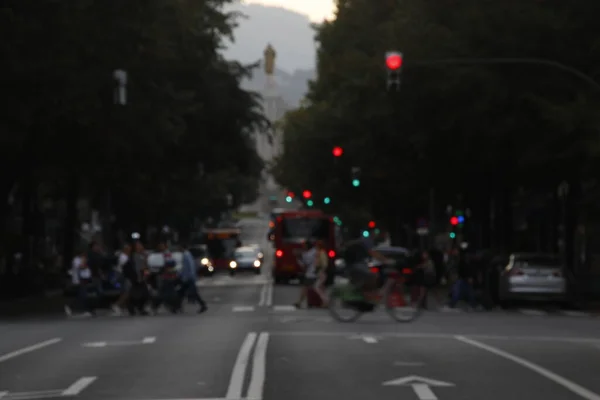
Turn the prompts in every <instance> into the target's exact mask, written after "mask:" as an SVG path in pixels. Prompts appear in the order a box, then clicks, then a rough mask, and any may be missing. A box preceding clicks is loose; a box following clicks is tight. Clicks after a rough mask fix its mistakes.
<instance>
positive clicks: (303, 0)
mask: <svg viewBox="0 0 600 400" xmlns="http://www.w3.org/2000/svg"><path fill="white" fill-rule="evenodd" d="M245 2H246V3H254V4H264V5H268V6H279V7H283V8H287V9H290V10H293V11H297V12H300V13H302V14H306V15H308V17H309V18H310V19H311V20H312V21H313V22H321V21H323V19H325V18H327V19H329V18H332V17H333V11H334V5H333V2H334V0H246V1H245Z"/></svg>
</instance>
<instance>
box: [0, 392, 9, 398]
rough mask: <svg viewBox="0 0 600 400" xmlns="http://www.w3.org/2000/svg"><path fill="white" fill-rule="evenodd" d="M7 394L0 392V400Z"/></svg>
mask: <svg viewBox="0 0 600 400" xmlns="http://www.w3.org/2000/svg"><path fill="white" fill-rule="evenodd" d="M7 394H8V392H0V399H1V398H3V397H4V396H6V395H7Z"/></svg>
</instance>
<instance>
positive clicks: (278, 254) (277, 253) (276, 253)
mask: <svg viewBox="0 0 600 400" xmlns="http://www.w3.org/2000/svg"><path fill="white" fill-rule="evenodd" d="M275 257H279V258H281V257H283V251H282V250H277V251H276V252H275Z"/></svg>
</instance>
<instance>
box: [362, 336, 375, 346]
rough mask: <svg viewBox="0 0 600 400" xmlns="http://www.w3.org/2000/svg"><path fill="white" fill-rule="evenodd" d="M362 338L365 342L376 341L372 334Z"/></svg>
mask: <svg viewBox="0 0 600 400" xmlns="http://www.w3.org/2000/svg"><path fill="white" fill-rule="evenodd" d="M362 340H364V342H365V343H371V344H373V343H377V339H375V337H374V336H363V337H362Z"/></svg>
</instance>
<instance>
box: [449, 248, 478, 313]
mask: <svg viewBox="0 0 600 400" xmlns="http://www.w3.org/2000/svg"><path fill="white" fill-rule="evenodd" d="M457 274H458V279H457V280H456V282H454V284H453V285H452V290H451V297H450V303H449V304H448V305H449V307H450V308H454V307H456V304H457V303H458V301H459V300H461V299H465V300H466V301H467V302H468V303H469V306H470V307H471V308H472V309H475V308H476V306H477V303H476V300H475V290H474V288H473V283H474V278H475V273H474V271H473V268H472V266H471V264H470V263H469V262H468V260H467V254H466V251H461V252H460V253H459V259H458V268H457Z"/></svg>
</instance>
